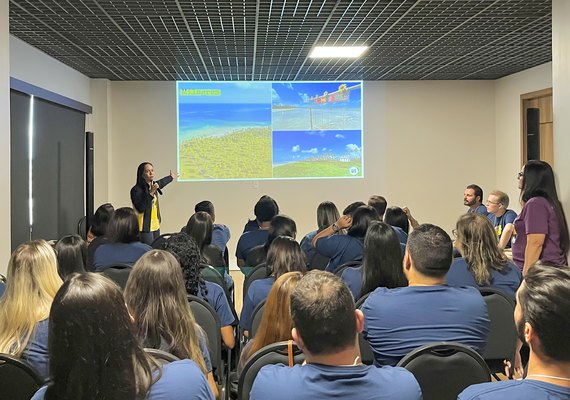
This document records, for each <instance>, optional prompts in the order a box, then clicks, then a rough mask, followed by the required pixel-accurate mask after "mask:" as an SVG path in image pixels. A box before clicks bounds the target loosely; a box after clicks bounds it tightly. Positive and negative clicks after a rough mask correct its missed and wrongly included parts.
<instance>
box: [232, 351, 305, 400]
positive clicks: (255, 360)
mask: <svg viewBox="0 0 570 400" xmlns="http://www.w3.org/2000/svg"><path fill="white" fill-rule="evenodd" d="M304 361H305V356H304V354H303V353H302V352H301V350H299V348H298V347H297V345H296V344H295V343H293V341H292V340H289V341H286V342H277V343H274V344H270V345H268V346H265V347H263V348H261V349H259V350H258V351H256V352H255V353H254V354H253V355H252V356H251V357H250V358H249V360H248V361H247V363H246V364H245V366H244V367H243V371H242V372H241V375H240V376H239V382H238V399H239V400H249V393H250V392H251V388H252V386H253V381H254V380H255V377H256V376H257V373H258V372H259V370H260V369H261V368H262V367H264V366H266V365H271V364H279V363H281V364H285V365H289V366H293V365H294V364H302V363H303V362H304Z"/></svg>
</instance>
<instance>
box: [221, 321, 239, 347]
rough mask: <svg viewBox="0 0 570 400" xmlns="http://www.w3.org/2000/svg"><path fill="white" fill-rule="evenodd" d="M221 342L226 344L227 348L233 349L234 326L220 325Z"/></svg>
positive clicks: (234, 343)
mask: <svg viewBox="0 0 570 400" xmlns="http://www.w3.org/2000/svg"><path fill="white" fill-rule="evenodd" d="M221 331H222V342H224V344H225V345H226V347H227V348H229V349H233V348H234V346H235V345H236V338H235V336H234V327H233V326H231V325H228V326H222V328H221Z"/></svg>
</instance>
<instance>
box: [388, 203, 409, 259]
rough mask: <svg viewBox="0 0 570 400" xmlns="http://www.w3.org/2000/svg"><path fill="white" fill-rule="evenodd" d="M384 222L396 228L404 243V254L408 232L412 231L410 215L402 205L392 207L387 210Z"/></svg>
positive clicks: (401, 241)
mask: <svg viewBox="0 0 570 400" xmlns="http://www.w3.org/2000/svg"><path fill="white" fill-rule="evenodd" d="M384 222H386V223H387V224H388V225H390V226H391V227H392V228H394V231H395V232H396V235H398V241H399V242H400V243H401V244H402V255H404V249H405V247H406V242H407V241H408V234H409V233H410V222H409V220H408V215H407V214H406V212H405V211H404V210H403V209H402V208H400V207H390V208H388V209H387V210H386V214H385V215H384Z"/></svg>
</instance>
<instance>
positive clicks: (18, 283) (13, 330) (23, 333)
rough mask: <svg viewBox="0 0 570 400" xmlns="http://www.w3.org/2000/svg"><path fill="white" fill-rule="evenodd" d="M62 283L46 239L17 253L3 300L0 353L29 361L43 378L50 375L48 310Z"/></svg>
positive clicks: (0, 311) (25, 246)
mask: <svg viewBox="0 0 570 400" xmlns="http://www.w3.org/2000/svg"><path fill="white" fill-rule="evenodd" d="M61 284H62V281H61V278H60V277H59V275H58V273H57V258H56V256H55V252H54V250H53V248H52V247H51V246H50V245H49V244H48V243H47V242H46V241H45V240H34V241H31V242H27V243H24V244H21V245H19V246H18V247H17V248H16V250H14V252H13V253H12V256H11V257H10V261H9V263H8V274H7V277H6V291H5V293H4V296H2V298H1V299H0V353H5V354H10V355H12V356H14V357H17V358H21V359H23V360H24V361H27V362H28V363H29V364H30V365H31V366H32V367H33V368H34V369H35V370H36V371H37V372H38V373H39V374H40V376H41V377H42V378H48V376H49V372H48V318H49V316H50V311H49V310H50V307H51V303H52V301H53V298H54V296H55V294H56V293H57V291H58V289H59V287H60V286H61Z"/></svg>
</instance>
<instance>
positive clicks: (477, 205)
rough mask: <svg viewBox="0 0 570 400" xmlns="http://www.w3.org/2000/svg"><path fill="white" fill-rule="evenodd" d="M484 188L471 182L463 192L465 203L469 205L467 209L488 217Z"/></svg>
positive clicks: (469, 211)
mask: <svg viewBox="0 0 570 400" xmlns="http://www.w3.org/2000/svg"><path fill="white" fill-rule="evenodd" d="M482 203H483V189H481V187H480V186H478V185H475V184H471V185H468V186H467V187H466V188H465V192H463V205H466V206H467V207H469V208H468V209H467V212H468V213H477V214H481V215H482V216H484V217H486V216H487V214H488V212H487V207H485V206H484V205H483V204H482Z"/></svg>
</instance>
